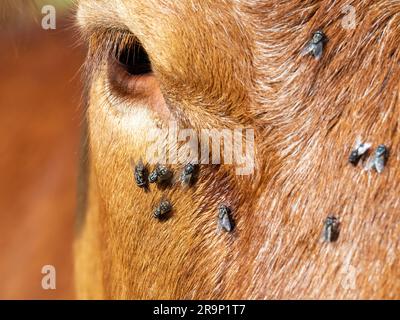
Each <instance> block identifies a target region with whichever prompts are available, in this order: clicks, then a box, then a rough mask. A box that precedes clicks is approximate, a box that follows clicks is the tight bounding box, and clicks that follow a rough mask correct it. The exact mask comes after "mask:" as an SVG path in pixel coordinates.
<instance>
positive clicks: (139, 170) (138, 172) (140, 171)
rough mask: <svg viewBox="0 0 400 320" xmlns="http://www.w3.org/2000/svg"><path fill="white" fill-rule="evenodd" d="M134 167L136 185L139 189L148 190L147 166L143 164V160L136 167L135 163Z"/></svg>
mask: <svg viewBox="0 0 400 320" xmlns="http://www.w3.org/2000/svg"><path fill="white" fill-rule="evenodd" d="M131 162H132V165H133V166H134V173H133V174H134V177H135V182H136V185H137V186H138V187H139V188H146V187H147V169H146V166H145V165H144V164H143V162H142V160H139V161H138V163H137V164H136V165H134V163H133V161H131Z"/></svg>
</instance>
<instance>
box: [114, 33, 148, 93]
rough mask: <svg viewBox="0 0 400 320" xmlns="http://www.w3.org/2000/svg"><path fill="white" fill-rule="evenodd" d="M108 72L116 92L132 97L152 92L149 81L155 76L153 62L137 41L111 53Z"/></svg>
mask: <svg viewBox="0 0 400 320" xmlns="http://www.w3.org/2000/svg"><path fill="white" fill-rule="evenodd" d="M107 73H108V81H109V84H110V87H111V89H112V90H113V92H114V93H117V94H119V95H122V96H131V97H138V96H144V95H149V94H151V89H152V88H151V86H149V81H150V80H151V79H152V78H153V77H154V76H153V72H152V67H151V62H150V59H149V56H148V55H147V52H146V50H145V49H144V48H143V46H142V45H141V44H140V43H139V42H137V41H135V42H133V43H132V42H131V43H130V44H129V45H124V46H122V47H120V48H119V49H118V50H115V51H113V52H112V53H111V55H110V57H109V63H108V71H107Z"/></svg>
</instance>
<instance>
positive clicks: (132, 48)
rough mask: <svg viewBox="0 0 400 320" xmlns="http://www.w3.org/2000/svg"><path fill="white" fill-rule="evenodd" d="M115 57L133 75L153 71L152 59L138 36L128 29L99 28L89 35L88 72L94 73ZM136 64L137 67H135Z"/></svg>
mask: <svg viewBox="0 0 400 320" xmlns="http://www.w3.org/2000/svg"><path fill="white" fill-rule="evenodd" d="M110 58H112V59H115V60H116V61H118V62H119V63H120V64H121V65H122V66H126V72H127V73H128V74H130V75H132V76H135V75H142V74H146V73H151V72H152V68H151V62H150V59H149V57H148V55H147V53H146V51H145V49H144V48H143V46H142V45H141V43H140V42H139V41H138V40H137V38H136V37H135V36H134V35H133V34H132V33H131V32H129V31H127V30H120V29H106V30H97V31H95V32H93V33H92V34H91V35H90V36H89V53H88V59H87V63H86V67H87V72H89V73H90V74H92V73H93V72H94V71H95V70H98V68H99V67H100V66H102V65H103V66H104V65H106V64H107V63H108V62H109V59H110ZM135 66H136V67H135Z"/></svg>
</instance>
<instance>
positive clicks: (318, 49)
mask: <svg viewBox="0 0 400 320" xmlns="http://www.w3.org/2000/svg"><path fill="white" fill-rule="evenodd" d="M323 49H324V44H323V43H322V42H319V43H317V44H314V47H313V54H314V57H315V59H317V60H319V59H321V57H322V52H323Z"/></svg>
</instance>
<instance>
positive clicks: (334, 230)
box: [324, 216, 339, 242]
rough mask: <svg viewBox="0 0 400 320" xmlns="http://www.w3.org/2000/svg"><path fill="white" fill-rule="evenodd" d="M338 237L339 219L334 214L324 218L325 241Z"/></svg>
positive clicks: (332, 240)
mask: <svg viewBox="0 0 400 320" xmlns="http://www.w3.org/2000/svg"><path fill="white" fill-rule="evenodd" d="M338 237H339V221H338V219H337V218H336V217H334V216H329V217H327V218H326V220H325V223H324V240H325V242H334V241H336V240H337V238H338Z"/></svg>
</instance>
